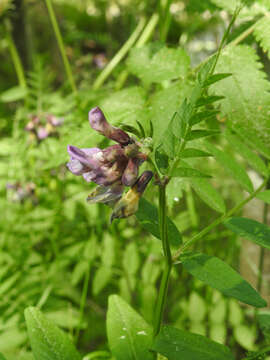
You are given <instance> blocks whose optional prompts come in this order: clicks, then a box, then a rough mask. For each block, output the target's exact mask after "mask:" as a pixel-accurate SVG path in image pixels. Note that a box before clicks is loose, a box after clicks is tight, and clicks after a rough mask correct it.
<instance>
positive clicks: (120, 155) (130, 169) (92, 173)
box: [67, 107, 153, 219]
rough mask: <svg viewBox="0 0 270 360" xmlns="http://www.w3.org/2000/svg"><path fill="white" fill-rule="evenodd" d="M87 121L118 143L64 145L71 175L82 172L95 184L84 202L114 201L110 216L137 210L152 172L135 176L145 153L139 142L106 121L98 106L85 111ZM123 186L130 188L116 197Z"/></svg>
mask: <svg viewBox="0 0 270 360" xmlns="http://www.w3.org/2000/svg"><path fill="white" fill-rule="evenodd" d="M89 122H90V126H91V127H92V129H94V130H96V131H98V132H99V133H101V134H102V135H104V136H106V137H107V138H108V139H111V140H114V141H116V142H117V143H118V144H116V145H112V146H109V147H107V148H106V149H99V148H96V147H95V148H87V149H79V148H77V147H75V146H71V145H68V153H69V155H70V161H69V162H68V163H67V167H68V169H69V170H70V171H71V172H72V173H73V174H74V175H82V176H83V177H84V179H85V180H86V181H87V182H92V181H93V182H95V183H96V184H97V185H98V186H97V187H96V189H95V190H94V191H93V192H92V193H91V194H90V195H89V196H88V198H87V201H88V202H90V203H96V202H102V203H105V204H109V205H113V204H116V205H115V210H114V211H113V215H112V219H114V218H120V217H127V216H130V215H132V214H133V213H134V212H135V211H136V210H137V207H138V202H139V198H140V196H141V195H142V193H143V191H144V190H145V187H146V185H147V184H148V182H149V181H150V180H151V178H152V176H153V174H152V172H151V171H145V172H144V173H143V174H142V175H141V176H140V177H139V178H138V174H139V167H140V165H141V164H142V163H143V161H145V160H146V159H147V156H146V154H144V153H142V152H140V144H139V143H138V142H137V141H136V140H135V139H133V138H131V137H130V136H129V135H128V134H127V133H126V132H125V131H123V130H121V129H119V128H116V127H114V126H112V125H111V124H109V123H108V122H107V120H106V118H105V116H104V114H103V112H102V111H101V109H100V108H98V107H96V108H94V109H92V110H91V111H90V112H89ZM125 186H131V189H130V190H129V192H127V193H126V194H125V195H124V196H123V198H122V199H121V200H119V199H120V198H121V196H122V194H123V191H124V188H125ZM131 198H132V199H131ZM117 201H118V202H117Z"/></svg>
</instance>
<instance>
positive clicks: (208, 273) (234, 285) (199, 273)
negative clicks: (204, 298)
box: [181, 253, 267, 307]
mask: <svg viewBox="0 0 270 360" xmlns="http://www.w3.org/2000/svg"><path fill="white" fill-rule="evenodd" d="M181 261H182V264H183V267H184V268H185V269H186V270H187V271H188V272H189V273H190V274H191V275H193V276H194V277H196V278H198V279H199V280H201V281H202V282H204V283H205V284H207V285H209V286H211V287H213V288H214V289H217V290H219V291H220V292H222V293H223V294H224V295H226V296H229V297H233V298H235V299H237V300H239V301H242V302H244V303H246V304H249V305H253V306H255V307H265V306H266V305H267V303H266V302H265V300H263V299H262V298H261V296H260V295H259V294H258V293H257V291H256V290H255V289H253V288H252V286H251V285H250V284H249V283H248V282H247V281H245V280H244V279H243V278H242V277H241V276H240V275H239V274H238V273H237V272H236V271H235V270H234V269H233V268H231V267H230V266H229V265H228V264H226V263H225V262H223V261H222V260H220V259H219V258H217V257H215V256H209V255H206V254H201V253H190V254H187V255H183V256H181Z"/></svg>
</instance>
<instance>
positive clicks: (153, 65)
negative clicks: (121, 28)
mask: <svg viewBox="0 0 270 360" xmlns="http://www.w3.org/2000/svg"><path fill="white" fill-rule="evenodd" d="M189 62H190V61H189V57H188V55H187V53H186V52H185V50H183V49H181V48H176V49H170V48H168V47H166V46H162V45H161V44H159V43H152V44H149V45H145V46H143V47H140V48H136V47H134V48H133V49H132V50H131V52H130V55H129V58H128V60H127V65H128V69H129V71H130V72H132V73H133V74H135V75H136V76H138V77H139V78H141V79H142V80H143V81H144V82H148V83H151V82H154V83H159V82H162V81H164V80H172V79H177V78H179V77H184V76H185V75H186V73H187V71H188V69H189Z"/></svg>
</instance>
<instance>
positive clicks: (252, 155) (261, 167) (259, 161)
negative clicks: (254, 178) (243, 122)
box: [225, 129, 269, 176]
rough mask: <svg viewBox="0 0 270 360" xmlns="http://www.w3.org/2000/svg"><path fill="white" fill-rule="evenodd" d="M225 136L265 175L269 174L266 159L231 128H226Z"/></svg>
mask: <svg viewBox="0 0 270 360" xmlns="http://www.w3.org/2000/svg"><path fill="white" fill-rule="evenodd" d="M225 136H226V139H227V141H228V142H229V144H230V145H232V147H233V148H234V149H235V150H236V151H237V153H239V154H240V155H241V156H242V157H243V158H244V159H245V160H246V161H247V162H248V163H249V164H250V166H252V167H254V169H255V170H257V171H258V172H260V173H261V174H262V175H264V176H268V173H269V171H268V169H267V167H266V165H265V163H264V161H263V160H262V159H261V158H260V157H259V156H258V155H256V154H255V153H254V152H253V151H252V150H250V148H249V147H248V146H247V145H246V144H245V143H244V142H242V141H241V139H240V138H239V137H238V136H237V135H234V134H232V133H231V131H230V130H228V129H227V130H226V132H225Z"/></svg>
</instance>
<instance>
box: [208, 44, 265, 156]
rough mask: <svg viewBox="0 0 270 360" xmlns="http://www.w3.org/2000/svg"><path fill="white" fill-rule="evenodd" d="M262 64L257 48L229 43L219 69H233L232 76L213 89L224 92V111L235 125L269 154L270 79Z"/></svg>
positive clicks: (258, 147)
mask: <svg viewBox="0 0 270 360" xmlns="http://www.w3.org/2000/svg"><path fill="white" fill-rule="evenodd" d="M261 68H262V64H261V63H260V62H259V61H258V56H257V55H256V53H255V50H254V49H252V48H250V47H248V46H246V45H239V46H229V47H227V48H226V49H225V50H224V51H223V53H222V55H221V57H220V60H219V62H218V64H217V68H216V71H217V72H230V73H232V76H231V77H229V78H227V79H224V80H222V81H220V82H218V83H217V84H214V85H213V86H212V87H211V91H214V93H215V94H219V95H220V94H222V95H223V96H225V99H224V100H222V102H221V103H220V106H221V111H222V113H223V114H224V115H225V116H226V118H227V119H228V122H229V123H230V125H231V126H232V127H233V129H234V130H235V131H236V132H237V133H239V134H240V135H241V136H243V137H245V140H246V141H248V142H249V143H250V144H251V145H253V146H254V147H256V148H257V150H258V151H260V152H261V153H262V154H263V155H264V156H266V157H268V158H270V117H269V114H270V93H269V91H270V82H269V81H267V80H266V74H265V73H264V72H263V71H262V70H261Z"/></svg>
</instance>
